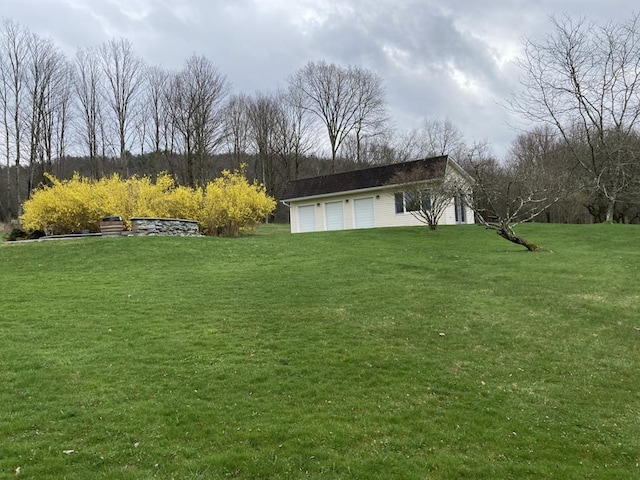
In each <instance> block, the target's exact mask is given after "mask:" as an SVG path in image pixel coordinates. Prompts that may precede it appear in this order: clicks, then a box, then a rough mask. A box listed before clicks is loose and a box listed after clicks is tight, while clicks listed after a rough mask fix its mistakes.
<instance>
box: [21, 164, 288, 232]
mask: <svg viewBox="0 0 640 480" xmlns="http://www.w3.org/2000/svg"><path fill="white" fill-rule="evenodd" d="M47 178H48V180H49V181H50V183H51V184H50V185H46V186H42V187H40V188H39V189H38V190H36V191H34V192H33V194H32V195H31V198H30V199H29V200H27V201H26V202H24V204H23V211H24V213H23V215H22V216H21V217H20V220H21V222H22V227H23V228H24V229H25V230H27V231H35V230H44V231H46V232H48V233H73V232H78V231H80V230H85V229H86V230H90V231H93V232H97V231H99V228H100V220H101V219H102V218H103V217H106V216H114V215H117V216H120V217H122V219H123V220H124V222H125V224H126V225H127V227H129V228H130V226H131V221H130V219H131V217H158V218H186V219H193V220H197V221H198V222H199V223H200V228H201V230H202V232H203V233H204V234H206V235H230V236H235V235H238V234H239V233H240V232H243V231H247V230H250V229H252V228H254V227H255V225H256V224H257V223H258V222H260V220H261V219H262V218H264V217H266V216H267V215H269V214H270V213H271V212H273V210H274V209H275V206H276V203H275V200H274V199H273V198H271V197H269V196H268V195H267V194H266V192H265V190H264V188H263V187H262V186H261V185H259V184H258V183H255V182H254V183H249V182H248V181H247V179H246V177H245V175H244V169H241V170H240V171H236V172H229V171H226V170H225V171H224V172H223V173H222V176H221V177H220V178H218V179H216V180H214V181H213V182H210V183H209V184H207V185H206V186H205V187H204V188H190V187H184V186H177V185H176V184H175V182H174V180H173V179H172V178H171V176H169V175H168V174H160V175H158V177H157V179H156V181H155V182H153V181H151V179H150V178H149V177H141V178H139V177H132V178H129V179H127V180H123V179H121V178H120V177H119V176H118V175H117V174H113V175H112V176H110V177H104V178H101V179H99V180H91V179H88V178H83V177H81V176H79V175H78V174H75V175H74V176H73V178H71V179H70V180H58V179H57V178H55V177H54V176H52V175H47Z"/></svg>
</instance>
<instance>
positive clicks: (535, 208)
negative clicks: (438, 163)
mask: <svg viewBox="0 0 640 480" xmlns="http://www.w3.org/2000/svg"><path fill="white" fill-rule="evenodd" d="M466 164H467V168H468V169H470V170H471V174H472V176H473V177H474V180H475V184H474V187H473V195H467V194H465V193H466V192H461V194H462V196H463V198H465V200H466V202H467V204H468V206H469V207H470V208H471V209H472V210H473V211H474V213H475V214H476V215H475V218H476V221H477V222H479V223H481V224H482V225H484V226H485V227H487V228H489V229H491V230H494V231H495V232H496V233H497V234H498V235H500V236H501V237H502V238H504V239H506V240H509V241H510V242H513V243H515V244H518V245H522V246H523V247H525V248H526V249H527V250H529V251H537V250H540V246H539V245H537V244H536V243H533V242H530V241H529V240H527V239H525V238H524V237H522V236H521V235H518V234H517V233H516V232H515V230H514V228H515V227H517V226H518V225H520V224H522V223H525V222H530V221H532V220H534V219H535V218H536V217H538V216H539V215H541V214H543V213H544V212H545V211H546V210H547V209H548V208H549V207H551V206H552V205H554V204H555V203H556V202H558V201H559V200H560V199H562V198H563V197H564V196H565V195H566V177H565V176H563V175H557V176H556V177H554V180H553V181H551V180H550V176H549V174H548V173H547V169H546V168H545V165H544V164H543V163H542V159H540V158H539V157H529V158H526V159H520V160H518V161H517V160H515V159H514V158H513V157H512V158H511V159H509V160H507V162H506V163H505V164H499V163H498V162H497V161H496V160H495V159H493V158H491V157H487V156H485V155H478V156H475V158H473V157H472V158H469V159H467V162H466Z"/></svg>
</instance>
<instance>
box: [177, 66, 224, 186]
mask: <svg viewBox="0 0 640 480" xmlns="http://www.w3.org/2000/svg"><path fill="white" fill-rule="evenodd" d="M228 89H229V87H228V84H227V79H226V77H225V76H224V75H222V74H221V73H220V72H219V71H218V69H217V68H216V67H215V66H214V65H213V64H212V63H211V61H210V60H208V59H207V58H205V57H201V56H197V55H193V56H191V57H190V58H189V59H188V60H187V61H186V64H185V66H184V68H183V69H182V70H181V71H180V72H178V73H177V74H175V75H174V76H173V80H172V86H171V89H170V94H171V99H170V108H171V115H172V121H173V123H174V125H175V128H176V129H177V131H178V132H179V133H180V136H181V137H182V143H183V151H184V154H185V157H186V181H187V183H188V184H189V185H197V184H203V183H204V182H205V181H206V180H207V178H205V165H206V162H207V161H208V160H209V159H210V156H211V154H212V153H213V152H214V151H215V150H216V149H217V147H218V146H220V145H221V144H222V143H223V141H224V122H223V116H222V108H223V102H224V99H225V97H226V95H227V93H228Z"/></svg>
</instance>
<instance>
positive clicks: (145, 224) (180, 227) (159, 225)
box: [130, 217, 200, 237]
mask: <svg viewBox="0 0 640 480" xmlns="http://www.w3.org/2000/svg"><path fill="white" fill-rule="evenodd" d="M199 234H200V232H199V230H198V222H196V221H195V220H184V219H182V218H147V217H134V218H132V219H131V233H130V235H167V236H168V235H173V236H180V237H197V236H198V235H199Z"/></svg>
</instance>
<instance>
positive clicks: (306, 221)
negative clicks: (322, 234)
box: [298, 205, 316, 233]
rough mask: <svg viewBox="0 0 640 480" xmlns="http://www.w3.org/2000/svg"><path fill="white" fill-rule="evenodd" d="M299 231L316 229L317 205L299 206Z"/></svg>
mask: <svg viewBox="0 0 640 480" xmlns="http://www.w3.org/2000/svg"><path fill="white" fill-rule="evenodd" d="M298 231H299V232H300V233H302V232H315V231H316V207H315V205H305V206H303V207H298Z"/></svg>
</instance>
